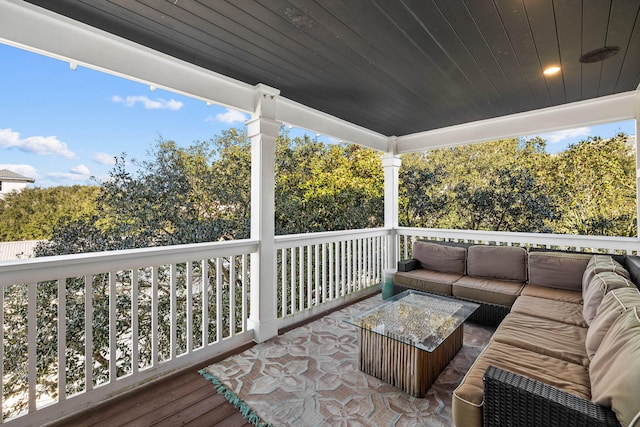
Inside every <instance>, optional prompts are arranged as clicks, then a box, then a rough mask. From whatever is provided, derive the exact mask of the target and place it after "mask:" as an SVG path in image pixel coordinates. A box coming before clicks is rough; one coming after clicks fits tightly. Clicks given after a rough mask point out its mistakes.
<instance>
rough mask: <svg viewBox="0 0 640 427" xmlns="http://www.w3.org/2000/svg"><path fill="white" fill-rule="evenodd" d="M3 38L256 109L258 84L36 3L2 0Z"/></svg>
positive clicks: (187, 92) (66, 58) (190, 93)
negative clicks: (66, 15) (43, 7)
mask: <svg viewBox="0 0 640 427" xmlns="http://www.w3.org/2000/svg"><path fill="white" fill-rule="evenodd" d="M0 42H2V43H5V44H8V45H12V46H16V47H19V48H22V49H26V50H30V51H33V52H36V53H40V54H43V55H46V56H50V57H54V58H57V59H60V60H63V61H66V62H69V63H70V64H72V66H74V65H81V66H84V67H86V68H92V69H95V70H99V71H103V72H106V73H109V74H113V75H117V76H120V77H124V78H127V79H131V80H135V81H139V82H141V83H144V84H148V85H150V86H156V87H160V88H166V89H167V90H170V91H173V92H176V93H180V94H183V95H186V96H190V97H194V98H196V99H202V100H203V101H206V102H209V101H211V102H214V103H216V104H221V105H223V106H225V107H229V108H233V109H237V110H240V111H246V112H252V111H253V108H254V102H255V101H254V97H255V88H254V86H252V85H248V84H246V83H242V82H240V81H238V80H234V79H232V78H229V77H226V76H223V75H221V74H217V73H214V72H212V71H209V70H206V69H204V68H201V67H198V66H195V65H193V64H190V63H188V62H185V61H181V60H178V59H176V58H173V57H171V56H169V55H165V54H163V53H160V52H158V51H155V50H153V49H149V48H147V47H145V46H142V45H139V44H136V43H133V42H131V41H129V40H126V39H123V38H121V37H118V36H114V35H113V34H109V33H107V32H105V31H102V30H99V29H97V28H94V27H91V26H89V25H86V24H83V23H81V22H78V21H74V20H72V19H69V18H67V17H65V16H62V15H58V14H56V13H53V12H50V11H48V10H46V9H42V8H40V7H37V6H34V5H32V4H29V3H26V2H23V1H17V0H3V1H2V2H0Z"/></svg>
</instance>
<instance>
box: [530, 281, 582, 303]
mask: <svg viewBox="0 0 640 427" xmlns="http://www.w3.org/2000/svg"><path fill="white" fill-rule="evenodd" d="M520 295H526V296H530V297H538V298H546V299H552V300H556V301H566V302H572V303H574V304H582V291H577V290H576V291H572V290H568V289H556V288H548V287H546V286H538V285H526V286H525V287H524V289H522V292H520Z"/></svg>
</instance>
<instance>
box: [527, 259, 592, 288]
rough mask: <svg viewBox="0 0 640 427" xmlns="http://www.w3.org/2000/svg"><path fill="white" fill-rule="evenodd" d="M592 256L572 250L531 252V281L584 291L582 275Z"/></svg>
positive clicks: (534, 283)
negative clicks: (571, 251) (572, 251)
mask: <svg viewBox="0 0 640 427" xmlns="http://www.w3.org/2000/svg"><path fill="white" fill-rule="evenodd" d="M591 257H592V255H589V254H576V253H570V252H537V251H536V252H530V253H529V283H531V284H532V285H538V286H547V287H549V288H557V289H570V290H579V291H582V276H583V275H584V270H585V268H586V267H587V264H588V263H589V260H590V259H591Z"/></svg>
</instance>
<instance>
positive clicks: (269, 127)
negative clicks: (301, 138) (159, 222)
mask: <svg viewBox="0 0 640 427" xmlns="http://www.w3.org/2000/svg"><path fill="white" fill-rule="evenodd" d="M279 94H280V92H279V91H278V90H276V89H272V88H270V87H268V86H264V85H257V86H256V106H255V109H254V113H253V115H252V117H251V120H249V121H248V122H247V132H248V136H249V138H250V139H251V238H252V239H255V240H259V241H260V248H259V250H258V252H257V253H252V254H251V298H250V304H251V312H250V315H249V327H250V328H251V329H253V339H254V341H256V342H258V343H260V342H264V341H266V340H268V339H270V338H272V337H275V336H277V335H278V327H277V322H276V296H277V294H278V293H277V285H276V250H275V241H274V237H275V197H274V193H275V153H276V138H277V137H278V134H279V131H280V124H279V123H278V122H277V121H276V120H275V117H276V101H277V97H278V95H279Z"/></svg>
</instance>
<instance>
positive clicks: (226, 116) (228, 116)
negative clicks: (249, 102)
mask: <svg viewBox="0 0 640 427" xmlns="http://www.w3.org/2000/svg"><path fill="white" fill-rule="evenodd" d="M226 110H227V111H225V112H224V113H219V114H216V120H217V121H219V122H221V123H227V124H233V123H238V122H241V123H244V122H246V121H247V120H248V118H247V115H246V114H244V113H242V112H240V111H238V110H232V109H230V108H227V109H226ZM207 121H212V120H211V119H210V118H209V119H207Z"/></svg>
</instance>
